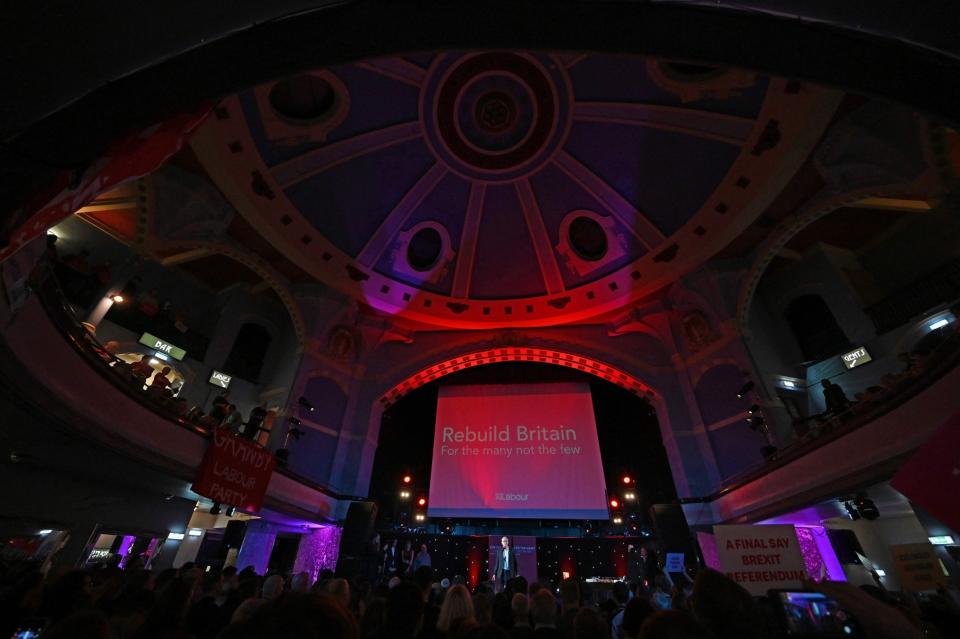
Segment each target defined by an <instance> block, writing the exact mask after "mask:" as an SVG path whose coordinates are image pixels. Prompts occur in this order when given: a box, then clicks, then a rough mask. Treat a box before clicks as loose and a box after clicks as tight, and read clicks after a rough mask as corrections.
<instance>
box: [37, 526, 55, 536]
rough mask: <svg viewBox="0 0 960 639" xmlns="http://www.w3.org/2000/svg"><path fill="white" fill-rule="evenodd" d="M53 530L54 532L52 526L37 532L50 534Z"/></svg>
mask: <svg viewBox="0 0 960 639" xmlns="http://www.w3.org/2000/svg"><path fill="white" fill-rule="evenodd" d="M52 532H53V530H51V529H50V528H44V529H43V530H41V531H40V532H39V533H37V534H40V535H49V534H50V533H52Z"/></svg>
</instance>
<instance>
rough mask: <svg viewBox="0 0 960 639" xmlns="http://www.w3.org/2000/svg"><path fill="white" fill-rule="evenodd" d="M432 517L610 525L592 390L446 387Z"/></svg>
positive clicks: (580, 387)
mask: <svg viewBox="0 0 960 639" xmlns="http://www.w3.org/2000/svg"><path fill="white" fill-rule="evenodd" d="M427 513H428V515H429V516H431V517H504V518H507V517H510V518H545V519H606V517H607V499H606V489H605V483H604V478H603V466H602V465H601V462H600V445H599V443H598V441H597V425H596V421H595V420H594V416H593V403H592V401H591V399H590V388H589V386H587V385H586V384H514V385H491V386H446V387H442V388H441V389H440V397H439V401H438V404H437V423H436V429H435V431H434V438H433V468H432V470H431V472H430V500H429V506H428V510H427Z"/></svg>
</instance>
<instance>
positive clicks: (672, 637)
mask: <svg viewBox="0 0 960 639" xmlns="http://www.w3.org/2000/svg"><path fill="white" fill-rule="evenodd" d="M640 639H716V638H715V637H714V636H713V635H712V634H710V631H709V630H707V629H706V628H704V627H703V626H701V625H700V624H699V623H697V621H696V620H695V619H694V618H693V617H691V616H690V615H689V614H688V613H686V612H683V611H682V610H661V611H660V612H656V613H654V614H653V615H652V616H651V617H650V618H649V619H647V620H646V621H645V622H644V623H643V627H642V628H641V629H640Z"/></svg>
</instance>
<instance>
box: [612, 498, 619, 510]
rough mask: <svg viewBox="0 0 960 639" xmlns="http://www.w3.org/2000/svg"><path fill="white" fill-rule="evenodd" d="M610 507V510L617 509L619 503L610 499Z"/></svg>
mask: <svg viewBox="0 0 960 639" xmlns="http://www.w3.org/2000/svg"><path fill="white" fill-rule="evenodd" d="M610 507H611V508H619V507H620V502H619V501H617V500H616V499H611V500H610Z"/></svg>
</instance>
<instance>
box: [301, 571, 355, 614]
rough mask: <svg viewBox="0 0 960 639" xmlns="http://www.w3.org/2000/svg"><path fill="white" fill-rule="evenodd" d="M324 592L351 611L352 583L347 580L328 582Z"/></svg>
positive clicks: (331, 580) (338, 579)
mask: <svg viewBox="0 0 960 639" xmlns="http://www.w3.org/2000/svg"><path fill="white" fill-rule="evenodd" d="M304 574H306V573H304ZM324 592H326V593H327V594H329V595H330V596H331V597H333V598H334V599H335V600H336V601H337V603H339V604H340V605H341V606H343V607H344V608H346V609H348V610H349V609H350V582H348V581H347V580H346V579H340V578H337V579H330V580H328V581H327V583H326V585H325V586H324Z"/></svg>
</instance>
